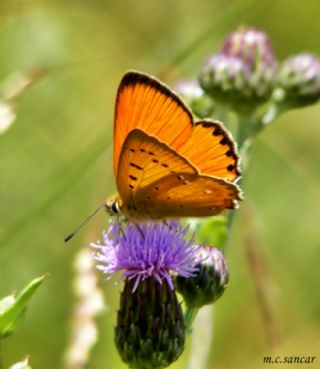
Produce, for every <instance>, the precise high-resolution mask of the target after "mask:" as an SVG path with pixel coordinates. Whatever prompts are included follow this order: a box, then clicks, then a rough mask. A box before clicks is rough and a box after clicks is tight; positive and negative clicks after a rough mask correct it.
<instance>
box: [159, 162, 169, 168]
mask: <svg viewBox="0 0 320 369" xmlns="http://www.w3.org/2000/svg"><path fill="white" fill-rule="evenodd" d="M161 165H162V166H163V167H164V168H169V165H168V164H166V163H162V164H161Z"/></svg>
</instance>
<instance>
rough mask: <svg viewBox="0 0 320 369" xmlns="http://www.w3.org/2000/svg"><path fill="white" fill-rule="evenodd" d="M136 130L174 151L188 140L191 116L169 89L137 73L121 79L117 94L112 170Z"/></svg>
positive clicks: (190, 131) (153, 79)
mask: <svg viewBox="0 0 320 369" xmlns="http://www.w3.org/2000/svg"><path fill="white" fill-rule="evenodd" d="M135 128H139V129H142V130H144V131H145V132H148V134H150V135H153V136H155V137H157V138H158V139H159V140H160V141H162V142H164V143H166V144H167V145H168V146H170V147H171V148H172V149H174V150H177V149H178V148H179V147H180V146H182V145H183V144H184V143H185V142H186V141H187V140H188V138H189V137H190V136H191V133H192V128H193V120H192V115H191V113H190V111H189V110H188V108H187V107H186V106H185V105H184V103H183V102H182V101H181V99H179V98H178V97H177V96H176V95H175V94H174V93H173V92H172V91H171V90H170V89H169V88H168V87H166V86H165V85H163V84H162V83H161V82H159V81H158V80H156V79H155V78H151V77H149V76H148V75H146V74H143V73H138V72H128V73H126V74H125V75H124V77H123V79H122V81H121V83H120V86H119V89H118V94H117V100H116V108H115V124H114V170H115V174H116V175H117V170H118V165H119V164H118V163H119V158H120V153H121V148H122V145H123V144H124V141H125V139H126V137H127V136H128V134H129V133H130V132H131V131H132V130H133V129H135Z"/></svg>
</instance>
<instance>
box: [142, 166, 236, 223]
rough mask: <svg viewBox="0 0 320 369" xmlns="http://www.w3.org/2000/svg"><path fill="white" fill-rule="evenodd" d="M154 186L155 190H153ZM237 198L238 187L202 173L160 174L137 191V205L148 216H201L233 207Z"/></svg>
mask: <svg viewBox="0 0 320 369" xmlns="http://www.w3.org/2000/svg"><path fill="white" fill-rule="evenodd" d="M155 187H157V188H158V189H159V190H158V191H155V190H154V188H155ZM238 200H241V191H240V189H239V187H238V186H237V185H235V184H232V183H230V182H227V181H224V180H221V179H219V178H214V177H211V176H206V175H199V174H189V173H179V174H177V175H170V176H168V177H165V178H162V179H160V180H159V181H157V182H156V183H153V184H152V185H149V186H148V188H145V189H144V190H143V197H141V196H139V194H137V199H136V201H137V203H138V206H139V205H140V206H143V207H144V208H146V209H147V213H148V214H149V216H150V217H151V218H170V217H173V218H175V217H203V216H210V215H215V214H219V213H221V211H223V210H225V209H233V208H236V207H237V205H238V202H237V201H238Z"/></svg>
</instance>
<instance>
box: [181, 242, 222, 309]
mask: <svg viewBox="0 0 320 369" xmlns="http://www.w3.org/2000/svg"><path fill="white" fill-rule="evenodd" d="M198 259H199V262H198V264H196V266H197V268H198V271H197V272H196V273H195V275H194V276H192V277H189V278H185V277H182V276H178V277H177V278H176V288H177V291H178V292H179V293H181V294H182V296H183V297H184V300H185V302H186V305H187V306H188V307H192V308H200V307H201V306H203V305H207V304H211V303H213V302H215V301H216V300H217V299H218V298H219V297H220V296H221V295H222V294H223V292H224V290H225V288H226V287H227V284H228V281H229V272H228V265H227V262H226V260H225V258H224V256H223V254H222V252H221V251H220V250H219V249H217V248H214V247H206V246H200V247H199V251H198Z"/></svg>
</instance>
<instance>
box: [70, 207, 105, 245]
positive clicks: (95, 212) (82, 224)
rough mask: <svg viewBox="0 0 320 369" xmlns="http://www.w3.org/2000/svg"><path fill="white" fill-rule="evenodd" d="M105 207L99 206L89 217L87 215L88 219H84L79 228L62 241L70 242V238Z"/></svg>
mask: <svg viewBox="0 0 320 369" xmlns="http://www.w3.org/2000/svg"><path fill="white" fill-rule="evenodd" d="M105 206H106V205H105V204H102V205H100V206H99V207H98V208H97V209H96V210H95V211H94V212H93V213H92V214H91V215H89V216H88V218H87V219H85V220H84V221H83V222H82V223H81V224H80V225H79V227H78V228H76V229H75V230H74V231H73V232H72V233H71V234H69V236H68V237H66V238H65V239H64V242H68V241H70V240H71V238H73V236H74V235H76V234H77V233H78V231H80V229H81V228H82V227H83V226H84V225H85V224H86V223H88V221H89V220H90V219H91V218H92V217H94V216H95V215H96V214H97V212H98V211H99V210H101V209H102V208H103V207H105Z"/></svg>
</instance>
